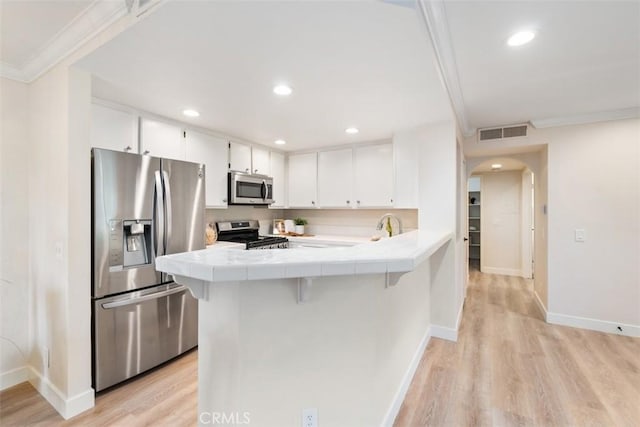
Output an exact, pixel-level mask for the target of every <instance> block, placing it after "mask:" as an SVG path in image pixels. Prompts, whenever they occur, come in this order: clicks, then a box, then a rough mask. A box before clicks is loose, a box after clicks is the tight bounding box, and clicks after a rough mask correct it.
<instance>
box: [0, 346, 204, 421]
mask: <svg viewBox="0 0 640 427" xmlns="http://www.w3.org/2000/svg"><path fill="white" fill-rule="evenodd" d="M197 411H198V352H197V350H193V351H191V352H189V353H187V354H185V355H183V356H182V357H179V358H177V359H175V360H173V361H171V362H169V363H168V364H166V365H164V366H162V367H161V368H160V369H155V370H153V371H151V372H149V373H147V374H145V375H143V376H141V377H139V378H137V379H135V380H133V381H129V382H127V383H125V384H123V385H121V386H119V387H114V388H113V389H110V390H107V391H105V392H103V393H99V394H98V396H97V397H96V406H94V407H93V408H92V409H90V410H89V411H86V412H83V413H82V414H80V415H78V416H76V417H73V418H71V419H70V420H67V421H65V420H64V419H63V418H62V417H61V416H60V415H59V414H58V413H57V412H56V411H55V409H53V408H52V407H51V406H49V404H48V403H47V402H46V401H45V400H44V398H42V397H41V396H40V395H39V394H38V392H37V391H36V390H35V389H34V388H33V387H32V386H31V385H30V384H29V383H22V384H19V385H17V386H15V387H12V388H10V389H8V390H5V391H3V392H1V393H0V426H3V427H4V426H43V427H44V426H47V427H48V426H83V427H84V426H92V427H94V426H96V427H97V426H123V427H124V426H126V427H134V426H175V427H178V426H195V425H197V419H198V418H197Z"/></svg>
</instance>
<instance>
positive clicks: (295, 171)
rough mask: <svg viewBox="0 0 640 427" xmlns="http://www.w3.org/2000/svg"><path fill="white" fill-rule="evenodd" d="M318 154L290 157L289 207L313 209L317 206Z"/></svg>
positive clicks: (293, 155)
mask: <svg viewBox="0 0 640 427" xmlns="http://www.w3.org/2000/svg"><path fill="white" fill-rule="evenodd" d="M317 158H318V156H317V153H305V154H292V155H290V156H289V179H288V183H289V185H288V187H289V206H290V207H292V208H311V207H316V206H317V173H318V164H317Z"/></svg>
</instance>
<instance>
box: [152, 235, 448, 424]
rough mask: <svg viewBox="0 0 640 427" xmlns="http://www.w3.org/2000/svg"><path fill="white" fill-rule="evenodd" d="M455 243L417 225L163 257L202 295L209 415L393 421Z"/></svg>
mask: <svg viewBox="0 0 640 427" xmlns="http://www.w3.org/2000/svg"><path fill="white" fill-rule="evenodd" d="M453 246H454V244H453V239H452V233H450V232H444V231H443V232H438V231H412V232H409V233H405V234H401V235H399V236H394V237H392V238H386V239H381V240H380V241H377V242H367V243H361V244H357V245H354V246H350V247H332V248H308V247H297V248H292V249H268V250H257V251H248V250H238V249H234V248H221V249H206V250H200V251H193V252H186V253H180V254H173V255H167V256H162V257H159V258H158V259H157V260H156V265H157V269H158V270H160V271H163V272H166V273H169V274H171V275H173V277H174V279H175V281H176V282H177V283H179V284H183V285H186V286H188V287H189V289H190V290H191V292H192V293H193V295H194V296H195V297H197V298H198V299H199V320H198V327H199V335H198V339H199V364H198V369H199V371H198V394H199V414H200V419H199V423H200V424H202V425H204V424H207V420H208V419H211V417H212V416H213V414H226V416H227V418H226V419H227V420H229V419H234V420H235V418H234V417H236V418H238V417H239V418H240V419H246V418H248V419H250V421H251V424H255V425H260V426H272V425H273V426H299V425H300V421H301V417H302V413H303V411H308V410H313V411H317V413H318V417H319V419H321V420H322V422H321V425H323V426H343V425H350V426H369V425H381V424H385V423H389V422H392V421H393V418H394V417H395V414H396V413H397V410H398V409H399V405H400V404H401V402H402V398H403V396H404V393H405V391H406V388H407V387H408V385H409V382H410V380H411V377H412V375H413V371H414V370H415V367H416V366H417V363H418V361H419V359H420V356H421V354H422V352H423V350H424V348H425V346H426V344H427V342H428V340H429V338H430V337H431V326H432V323H433V313H434V312H436V311H438V310H441V307H442V306H446V305H447V302H446V301H438V298H439V297H438V296H439V295H450V293H448V292H442V291H441V290H440V289H438V288H441V287H453V286H454V280H453V277H454V275H453V274H450V273H451V272H450V271H448V270H451V269H452V268H451V263H449V262H446V259H447V258H449V257H453ZM443 270H447V274H443ZM275 391H277V393H276V392H275ZM242 417H245V418H242ZM236 421H237V420H236Z"/></svg>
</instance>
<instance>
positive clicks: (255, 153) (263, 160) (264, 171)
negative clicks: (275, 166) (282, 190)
mask: <svg viewBox="0 0 640 427" xmlns="http://www.w3.org/2000/svg"><path fill="white" fill-rule="evenodd" d="M270 154H271V153H270V152H269V150H265V149H264V148H258V147H252V148H251V166H252V168H253V169H252V171H253V173H258V174H260V175H271V164H270V159H269V157H270Z"/></svg>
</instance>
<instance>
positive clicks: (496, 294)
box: [394, 269, 640, 427]
mask: <svg viewBox="0 0 640 427" xmlns="http://www.w3.org/2000/svg"><path fill="white" fill-rule="evenodd" d="M470 274H471V277H470V282H469V288H468V292H467V299H466V302H465V308H464V315H463V319H462V324H461V327H460V331H459V335H458V342H457V343H453V342H449V341H444V340H441V339H437V338H433V339H432V340H431V342H430V343H429V345H428V347H427V350H426V351H425V354H424V356H423V358H422V360H421V362H420V365H419V366H418V369H417V371H416V374H415V376H414V379H413V382H412V383H411V386H410V388H409V391H408V392H407V395H406V398H405V401H404V403H403V405H402V408H401V409H400V413H399V414H398V417H397V418H396V422H395V424H394V425H395V426H396V427H404V426H407V427H417V426H478V425H482V426H491V425H493V426H512V425H518V426H520V425H530V426H575V425H581V426H584V425H593V426H614V425H615V426H638V425H640V339H635V338H629V337H623V336H615V335H610V334H604V333H600V332H593V331H586V330H581V329H574V328H567V327H562V326H555V325H549V324H546V323H545V322H544V321H543V320H542V319H543V316H542V313H541V312H540V310H539V309H538V306H537V305H536V302H535V300H534V295H533V282H532V281H531V280H525V279H522V278H518V277H510V276H498V275H491V274H483V273H480V272H479V271H477V270H475V269H473V270H471V272H470Z"/></svg>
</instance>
